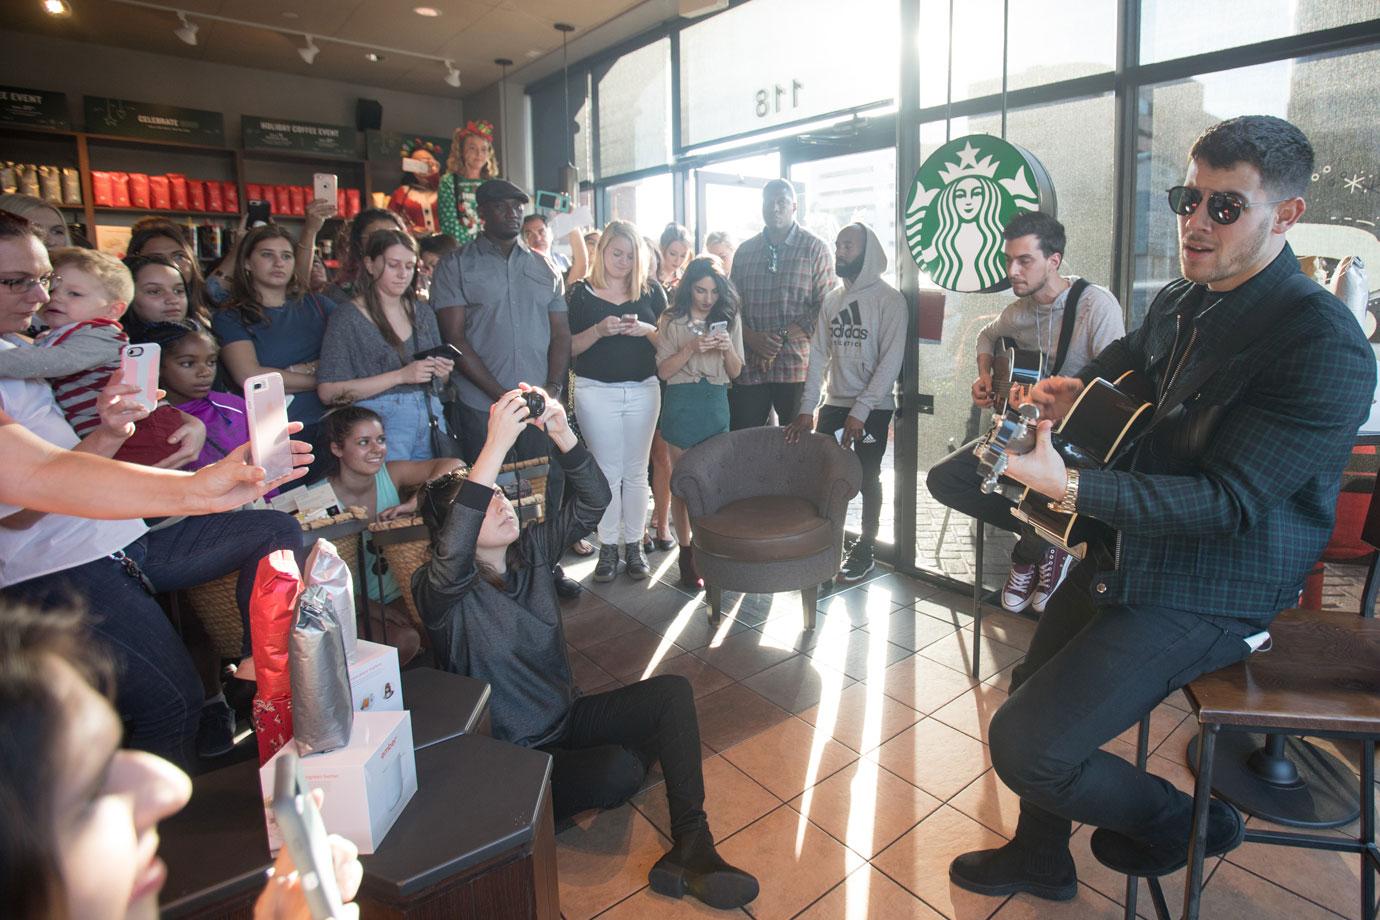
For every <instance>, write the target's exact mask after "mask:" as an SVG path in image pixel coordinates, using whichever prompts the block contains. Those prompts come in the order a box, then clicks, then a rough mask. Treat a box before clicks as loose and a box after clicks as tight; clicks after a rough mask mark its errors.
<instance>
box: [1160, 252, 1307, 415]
mask: <svg viewBox="0 0 1380 920" xmlns="http://www.w3.org/2000/svg"><path fill="white" fill-rule="evenodd" d="M1315 290H1320V288H1319V287H1318V284H1317V282H1316V281H1314V280H1313V279H1312V278H1309V277H1308V276H1307V275H1305V274H1304V273H1303V272H1297V273H1296V274H1293V275H1290V276H1289V277H1288V278H1286V279H1285V280H1284V282H1283V283H1282V284H1280V286H1279V287H1277V288H1276V289H1275V296H1274V303H1272V304H1270V305H1269V307H1268V308H1267V309H1266V311H1265V312H1264V313H1262V314H1259V315H1257V316H1255V317H1253V318H1252V322H1251V323H1250V324H1249V325H1248V326H1246V328H1245V329H1243V330H1241V333H1240V335H1239V337H1238V338H1237V339H1236V341H1235V343H1233V345H1232V347H1231V348H1229V349H1226V350H1223V351H1221V352H1219V353H1217V354H1216V355H1213V356H1211V357H1209V358H1207V359H1206V360H1204V361H1199V362H1198V363H1196V364H1195V365H1194V366H1193V368H1192V370H1191V372H1190V373H1186V374H1184V376H1182V377H1180V378H1179V379H1178V380H1177V381H1175V384H1174V389H1173V391H1172V392H1171V393H1166V394H1164V396H1165V398H1164V399H1163V400H1162V401H1161V403H1160V404H1159V405H1158V406H1156V407H1155V415H1154V417H1153V418H1152V419H1151V420H1150V424H1149V425H1147V426H1146V427H1145V430H1144V431H1142V432H1141V434H1140V437H1139V438H1138V440H1143V439H1144V437H1145V435H1146V434H1149V432H1150V430H1151V429H1152V428H1155V427H1156V426H1157V425H1159V424H1160V422H1162V421H1164V419H1165V418H1166V417H1167V416H1168V415H1169V414H1170V413H1171V412H1173V411H1174V410H1175V409H1177V408H1178V407H1179V406H1181V405H1182V404H1183V403H1184V401H1185V400H1187V399H1188V398H1189V397H1190V396H1192V395H1193V394H1194V393H1196V392H1198V388H1199V387H1201V386H1202V385H1203V384H1205V383H1207V382H1208V380H1209V379H1211V377H1212V375H1213V374H1215V373H1217V369H1218V368H1220V367H1221V366H1222V365H1223V364H1224V363H1226V361H1227V360H1228V359H1230V358H1232V357H1235V356H1236V355H1237V354H1239V353H1240V352H1242V351H1245V350H1246V349H1247V348H1249V347H1250V346H1251V345H1252V344H1254V343H1255V341H1256V339H1258V338H1260V337H1261V336H1262V335H1264V334H1265V333H1266V332H1270V331H1273V330H1274V329H1276V328H1278V325H1279V320H1281V319H1283V318H1284V316H1285V315H1286V314H1287V313H1288V311H1290V310H1291V309H1293V307H1294V304H1295V303H1297V302H1298V301H1299V300H1300V299H1301V298H1303V297H1307V296H1309V295H1310V294H1312V293H1313V292H1314V291H1315Z"/></svg>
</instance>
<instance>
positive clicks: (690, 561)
mask: <svg viewBox="0 0 1380 920" xmlns="http://www.w3.org/2000/svg"><path fill="white" fill-rule="evenodd" d="M679 565H680V586H681V587H682V588H689V589H690V590H691V591H703V590H704V578H703V577H702V576H701V575H700V570H699V568H698V567H697V566H696V565H695V549H694V547H691V546H682V547H681V548H680V559H679Z"/></svg>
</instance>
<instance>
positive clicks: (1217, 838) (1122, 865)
mask: <svg viewBox="0 0 1380 920" xmlns="http://www.w3.org/2000/svg"><path fill="white" fill-rule="evenodd" d="M1192 823H1193V819H1192V818H1191V817H1181V818H1179V819H1176V820H1175V821H1173V822H1170V823H1169V824H1168V825H1167V826H1166V827H1164V828H1162V829H1159V830H1158V831H1156V832H1155V833H1153V834H1152V835H1150V836H1149V837H1146V838H1140V837H1131V836H1129V835H1127V834H1122V833H1119V832H1118V831H1114V830H1111V829H1109V828H1105V827H1099V828H1098V829H1097V830H1095V831H1093V835H1092V841H1091V843H1092V851H1093V856H1096V857H1097V861H1098V862H1100V863H1102V865H1104V866H1107V867H1108V868H1110V869H1115V870H1116V871H1117V872H1120V873H1121V874H1122V875H1135V876H1139V877H1140V878H1158V877H1159V876H1161V875H1168V874H1169V873H1171V872H1177V871H1179V870H1180V869H1182V868H1183V867H1184V866H1186V865H1188V836H1189V833H1190V831H1191V829H1192ZM1245 839H1246V823H1245V822H1244V821H1242V820H1241V813H1240V812H1239V811H1237V810H1236V809H1235V808H1233V807H1232V806H1231V805H1228V804H1227V803H1226V802H1223V801H1221V800H1220V799H1213V800H1211V801H1210V802H1208V832H1207V847H1206V848H1205V849H1204V851H1203V852H1204V853H1205V854H1206V855H1207V856H1221V855H1222V854H1223V853H1229V852H1231V851H1232V850H1234V849H1236V848H1237V847H1239V846H1241V843H1242V841H1244V840H1245Z"/></svg>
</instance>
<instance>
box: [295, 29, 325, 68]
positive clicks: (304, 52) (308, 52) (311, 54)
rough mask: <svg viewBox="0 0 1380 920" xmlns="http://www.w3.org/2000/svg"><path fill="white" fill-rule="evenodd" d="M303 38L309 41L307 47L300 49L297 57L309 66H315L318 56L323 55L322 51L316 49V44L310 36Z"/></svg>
mask: <svg viewBox="0 0 1380 920" xmlns="http://www.w3.org/2000/svg"><path fill="white" fill-rule="evenodd" d="M302 37H303V38H305V39H306V40H307V47H305V48H298V49H297V56H298V57H300V58H301V59H302V60H303V61H306V62H307V63H308V64H313V63H315V62H316V56H317V55H318V54H320V53H321V49H320V48H318V47H316V42H314V41H312V39H311V36H310V35H304V36H302Z"/></svg>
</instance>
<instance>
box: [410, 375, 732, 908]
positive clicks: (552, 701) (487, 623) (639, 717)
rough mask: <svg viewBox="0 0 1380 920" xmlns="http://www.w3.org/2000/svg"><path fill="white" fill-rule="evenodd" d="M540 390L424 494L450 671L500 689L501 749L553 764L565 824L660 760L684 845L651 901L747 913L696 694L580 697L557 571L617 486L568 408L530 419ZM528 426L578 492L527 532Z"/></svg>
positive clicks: (441, 654)
mask: <svg viewBox="0 0 1380 920" xmlns="http://www.w3.org/2000/svg"><path fill="white" fill-rule="evenodd" d="M530 390H531V388H530V387H527V386H526V385H525V384H524V385H523V386H522V388H521V389H519V390H513V391H511V392H509V393H507V394H505V395H504V396H503V397H501V398H500V399H499V400H498V402H496V403H495V404H494V405H493V407H492V408H491V409H490V410H489V434H488V439H487V440H486V441H485V443H484V448H483V450H482V451H481V452H480V454H479V458H478V459H477V460H476V461H475V463H474V465H473V466H472V467H471V468H470V471H469V473H468V476H467V477H464V478H462V477H461V475H460V474H458V473H457V474H451V475H449V476H446V477H442V478H441V479H439V480H436V481H434V482H432V483H429V484H428V485H427V486H426V487H425V489H424V490H423V493H422V498H421V502H420V504H421V512H422V516H423V519H424V520H425V521H426V524H427V528H428V529H429V530H430V532H431V535H432V550H433V556H432V560H431V561H430V562H429V563H427V564H426V565H425V566H423V567H422V568H421V569H419V570H418V572H417V574H416V576H415V577H414V578H413V581H412V586H413V590H414V592H415V595H416V598H417V605H418V607H419V609H420V610H421V611H422V617H423V619H424V620H425V621H426V627H427V631H428V632H429V633H430V635H431V643H432V647H433V648H434V649H435V651H436V656H437V662H438V664H439V665H440V666H441V667H443V668H445V669H447V670H449V671H453V672H455V673H459V674H467V675H470V676H472V677H478V678H482V679H484V680H486V681H488V682H489V685H490V687H491V693H492V697H491V699H490V711H491V713H492V718H493V735H494V737H495V738H498V739H500V740H503V741H511V742H513V743H515V744H521V745H523V746H524V747H531V748H537V749H539V750H542V751H546V752H547V753H548V754H550V755H551V757H552V761H553V763H552V775H551V791H552V798H553V806H554V810H555V815H556V821H557V822H558V823H560V822H562V821H564V820H566V819H568V818H570V817H571V816H572V815H575V814H578V813H579V812H582V811H585V810H587V809H590V808H614V807H616V806H618V805H621V804H622V803H624V802H626V801H627V800H628V799H629V798H631V797H632V796H633V795H634V794H635V793H636V792H637V791H638V789H639V788H640V787H641V785H642V781H643V779H644V778H645V776H646V772H647V770H648V769H649V768H650V767H651V765H652V763H653V762H654V761H656V760H660V762H661V769H662V772H663V773H664V774H665V776H666V799H667V803H668V805H669V806H670V814H671V836H672V838H673V840H674V845H673V846H672V847H671V850H670V852H668V853H667V854H665V855H664V856H663V857H662V858H661V859H660V860H658V861H657V863H656V865H654V866H653V867H652V870H651V872H650V874H649V876H648V880H649V881H650V882H651V886H652V890H653V891H656V892H658V893H660V894H665V895H669V896H671V897H677V898H678V897H681V896H682V895H685V894H690V895H692V896H693V897H696V898H698V899H700V900H701V901H703V902H704V903H706V904H708V905H710V906H712V907H717V908H734V907H740V906H742V905H743V904H746V903H748V902H749V901H751V900H752V899H753V898H755V897H756V896H757V880H756V879H755V878H753V877H752V876H751V875H749V874H748V873H746V872H744V871H742V870H741V869H737V868H735V867H733V866H730V865H729V864H728V863H726V862H724V861H723V860H722V859H721V858H720V857H719V854H718V853H717V852H716V851H715V849H714V838H713V837H712V836H711V834H710V832H709V824H708V821H707V819H706V817H705V813H704V776H703V774H702V772H701V768H700V731H699V721H698V719H697V717H696V715H695V703H694V698H693V696H692V694H691V691H690V684H689V682H688V681H686V680H685V678H683V677H680V676H675V675H666V676H660V677H653V678H650V679H648V680H643V681H638V682H637V683H635V684H631V685H629V686H626V687H620V688H618V689H617V690H611V691H609V692H607V693H596V694H594V695H592V696H577V695H576V691H575V689H574V686H573V680H572V678H571V672H570V660H569V658H568V656H567V654H566V644H565V632H564V629H563V628H562V625H561V612H560V606H559V601H558V599H557V597H556V587H555V583H554V580H553V578H552V576H551V563H552V562H553V561H554V560H555V559H556V558H558V557H559V556H560V554H561V552H562V551H563V550H564V548H565V547H566V546H569V545H570V543H571V542H573V541H574V539H575V538H576V537H578V536H580V535H581V534H585V533H588V532H589V531H590V530H592V529H593V528H594V526H595V525H596V524H597V523H598V522H599V519H600V518H601V517H602V516H603V513H604V509H605V508H606V507H608V504H609V485H608V482H607V480H605V479H604V475H603V473H602V472H600V470H599V467H598V465H597V464H596V463H595V462H594V459H593V457H591V455H590V454H589V452H588V451H587V450H586V449H585V447H584V445H582V444H580V442H579V440H578V439H577V438H576V437H575V435H574V434H573V433H572V432H571V430H570V427H569V425H568V424H567V421H566V416H565V409H564V408H563V407H562V406H561V404H560V403H559V402H557V401H556V400H546V408H545V411H544V412H542V413H541V415H540V417H538V418H532V417H531V416H530V413H529V411H528V405H527V401H526V398H525V396H526V393H527V392H529V391H530ZM529 424H531V425H536V426H537V427H539V428H543V429H544V430H545V431H546V433H547V434H548V435H549V436H550V437H551V441H552V443H553V444H554V445H555V446H556V448H557V450H556V451H552V455H553V458H554V459H555V461H556V462H558V463H560V464H561V467H562V469H563V470H564V472H565V475H566V489H567V494H566V500H565V503H564V506H563V508H562V510H561V513H560V516H559V517H558V518H556V519H554V520H549V521H546V522H544V523H542V524H538V525H533V526H531V527H529V528H527V530H526V532H523V531H522V529H521V526H520V524H519V522H518V517H517V514H516V513H515V511H514V509H513V506H512V504H511V503H510V502H509V501H508V499H507V498H506V497H505V496H504V495H503V493H502V491H500V490H499V489H497V488H495V486H494V481H495V478H496V477H497V475H498V471H499V467H500V466H501V465H502V463H503V460H504V457H505V455H506V454H507V453H508V451H509V450H510V449H511V448H512V446H513V444H514V442H516V440H517V437H518V434H519V433H520V432H521V431H522V430H523V428H524V426H526V425H529Z"/></svg>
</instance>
